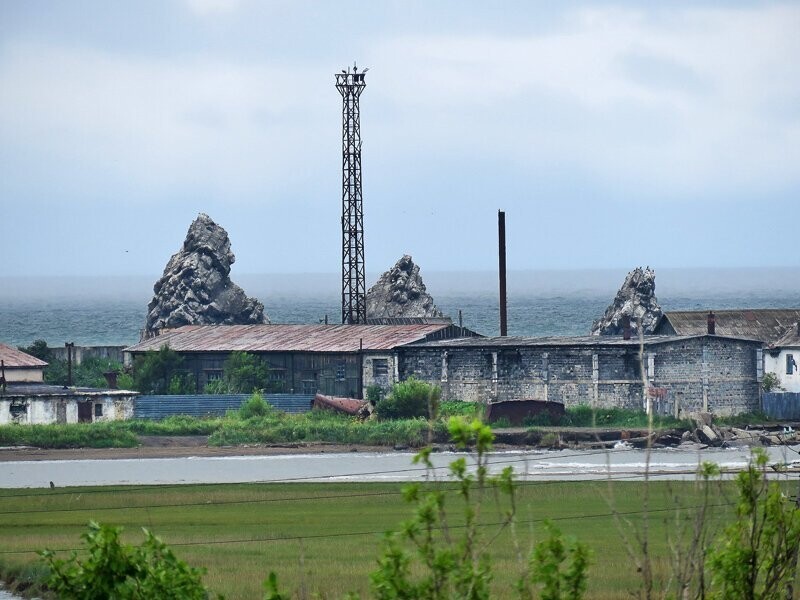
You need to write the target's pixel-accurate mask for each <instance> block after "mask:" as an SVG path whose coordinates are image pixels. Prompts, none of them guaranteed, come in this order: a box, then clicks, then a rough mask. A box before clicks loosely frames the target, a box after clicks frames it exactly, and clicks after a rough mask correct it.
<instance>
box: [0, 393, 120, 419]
mask: <svg viewBox="0 0 800 600" xmlns="http://www.w3.org/2000/svg"><path fill="white" fill-rule="evenodd" d="M135 396H136V394H134V393H124V392H123V393H120V392H112V393H92V394H80V395H75V394H65V395H63V396H59V395H46V396H27V397H25V396H14V397H10V398H9V397H5V398H0V425H7V424H9V423H19V424H48V423H77V422H78V404H79V403H81V404H84V403H88V404H89V405H90V406H91V411H90V415H91V421H92V422H100V421H119V420H123V419H131V418H133V409H134V403H135ZM97 406H100V407H101V411H102V415H101V416H97V415H96V412H95V411H96V407H97Z"/></svg>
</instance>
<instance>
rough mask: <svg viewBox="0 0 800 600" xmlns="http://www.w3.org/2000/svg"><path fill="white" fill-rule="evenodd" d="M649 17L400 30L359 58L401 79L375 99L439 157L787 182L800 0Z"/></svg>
mask: <svg viewBox="0 0 800 600" xmlns="http://www.w3.org/2000/svg"><path fill="white" fill-rule="evenodd" d="M662 16H664V15H662ZM651 17H652V15H648V14H646V13H644V12H642V11H639V10H621V9H587V10H580V11H576V12H574V13H571V14H569V15H568V16H566V17H565V19H564V20H563V21H562V23H561V25H560V27H559V28H558V29H556V30H553V31H550V32H547V33H542V34H537V35H517V36H515V37H508V36H500V35H447V36H439V35H425V36H420V35H410V36H403V37H399V38H395V39H390V40H387V41H385V42H384V43H382V44H381V46H380V47H379V49H378V50H377V51H376V53H375V56H374V57H373V58H372V59H371V60H372V62H373V63H375V64H377V65H380V71H388V72H390V73H402V74H403V75H402V76H392V77H388V76H387V77H385V78H384V79H383V80H382V82H381V83H382V84H383V85H384V86H385V89H383V90H381V93H382V94H384V95H385V96H386V97H388V98H391V101H392V102H393V103H394V104H395V106H396V108H397V110H398V111H400V112H403V113H405V114H406V115H407V116H408V117H409V118H410V117H411V115H413V117H414V118H415V119H417V120H418V121H421V123H422V127H424V126H427V125H430V126H431V131H434V132H436V133H437V134H438V135H441V136H442V137H436V136H432V140H433V144H434V145H435V147H436V149H437V150H439V151H442V152H443V151H446V149H447V148H448V147H449V148H451V149H458V148H460V149H463V151H464V152H480V153H483V154H485V155H486V156H491V157H492V158H501V157H502V156H503V155H504V154H505V155H506V156H507V157H508V159H509V160H510V161H516V160H519V161H522V162H523V163H524V164H527V165H529V166H530V165H534V166H535V165H544V164H548V163H552V162H554V161H555V162H558V161H561V162H562V163H566V164H574V165H576V166H578V167H580V168H582V170H584V171H586V172H590V173H593V174H595V175H596V176H598V177H600V178H604V179H606V180H610V181H615V182H623V183H625V182H626V183H627V184H628V185H630V186H635V185H638V184H641V182H643V181H647V182H650V183H653V184H656V185H657V186H659V187H661V188H662V189H663V190H665V191H666V192H668V193H669V192H674V193H676V194H684V193H686V192H687V190H692V189H694V190H703V191H708V190H714V189H716V190H720V189H736V188H739V187H740V186H749V187H753V188H761V189H762V190H763V189H764V187H765V186H766V187H770V186H776V187H781V186H786V185H796V184H797V183H798V173H800V152H797V151H796V149H797V148H799V147H800V120H798V118H797V113H796V112H795V113H794V114H791V111H789V110H786V108H787V107H790V106H792V105H796V103H797V101H800V66H799V65H800V61H796V60H794V59H793V58H792V57H796V56H800V36H797V35H796V32H797V25H798V23H800V7H797V6H795V5H787V6H780V5H777V6H775V5H773V6H770V7H768V8H766V9H764V8H758V9H752V10H749V9H730V10H726V9H719V10H707V9H695V8H689V9H684V10H681V11H671V12H670V13H668V18H659V19H654V18H651ZM380 71H377V70H376V72H380ZM775 107H782V108H783V109H784V110H782V111H781V112H780V114H778V113H777V112H776V110H775ZM443 122H444V123H447V124H448V130H447V132H445V131H443V129H444V128H443V127H441V123H443ZM459 122H460V123H461V124H462V126H461V127H456V126H454V125H455V124H457V123H459ZM446 133H447V135H446Z"/></svg>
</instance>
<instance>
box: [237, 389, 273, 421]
mask: <svg viewBox="0 0 800 600" xmlns="http://www.w3.org/2000/svg"><path fill="white" fill-rule="evenodd" d="M271 412H272V406H270V405H269V404H267V401H266V400H264V397H263V396H262V395H261V394H259V393H258V392H256V393H254V394H253V395H252V396H250V397H249V398H248V399H247V400H246V401H245V403H244V404H242V406H241V407H240V408H239V417H240V418H242V419H250V418H252V417H263V416H266V415H268V414H269V413H271Z"/></svg>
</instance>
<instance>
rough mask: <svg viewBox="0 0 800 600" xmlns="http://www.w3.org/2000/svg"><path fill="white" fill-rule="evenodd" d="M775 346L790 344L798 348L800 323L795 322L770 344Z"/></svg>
mask: <svg viewBox="0 0 800 600" xmlns="http://www.w3.org/2000/svg"><path fill="white" fill-rule="evenodd" d="M770 346H772V347H773V348H782V347H786V346H790V347H792V348H796V347H797V346H800V323H795V324H793V325H791V326H789V328H788V329H787V330H786V332H785V333H784V334H783V335H782V336H781V337H780V338H779V339H778V340H777V341H775V342H774V343H773V344H770Z"/></svg>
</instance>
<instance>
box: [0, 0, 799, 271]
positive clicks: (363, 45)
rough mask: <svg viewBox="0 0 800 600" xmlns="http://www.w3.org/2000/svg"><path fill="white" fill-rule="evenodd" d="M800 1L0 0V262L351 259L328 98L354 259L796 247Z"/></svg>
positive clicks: (698, 259)
mask: <svg viewBox="0 0 800 600" xmlns="http://www.w3.org/2000/svg"><path fill="white" fill-rule="evenodd" d="M798 31H800V3H797V2H724V3H723V2H710V1H709V2H703V1H695V2H680V1H676V2H669V3H661V2H648V3H638V2H622V1H619V2H603V1H591V2H570V1H565V2H558V3H553V2H530V1H525V2H512V1H508V2H503V3H485V2H471V1H464V0H460V1H452V2H450V1H436V2H432V1H430V0H425V1H419V2H415V1H402V2H401V1H398V2H394V1H375V2H349V1H346V0H339V1H337V2H305V1H302V0H291V1H290V0H275V1H268V0H264V1H257V0H152V1H149V0H137V1H136V2H107V1H105V0H98V1H81V0H72V1H70V2H61V1H46V0H42V1H38V2H29V1H27V0H3V1H2V2H0V253H2V256H3V275H4V276H28V275H32V276H48V275H90V276H105V275H121V276H134V275H136V276H139V275H144V276H152V277H153V280H155V279H156V278H157V277H158V276H159V275H160V273H161V271H162V270H163V268H164V265H165V264H166V262H167V260H168V259H169V257H170V255H171V254H172V253H174V252H175V251H177V250H178V249H179V247H180V245H181V243H182V241H183V238H184V236H185V234H186V230H187V229H188V227H189V224H190V223H191V221H192V220H193V219H194V218H195V217H196V216H197V214H198V213H199V212H205V213H207V214H209V215H210V216H211V217H212V218H213V219H214V220H215V221H216V222H217V223H219V224H220V225H222V226H223V227H224V228H225V229H226V230H227V231H228V233H229V235H230V238H231V242H232V248H233V251H234V253H235V254H236V257H237V260H236V264H235V265H234V267H233V273H232V276H234V279H235V275H236V273H305V272H308V273H336V272H338V271H339V269H340V260H341V230H340V215H341V164H342V157H341V97H340V96H339V94H338V92H337V91H336V89H335V88H334V73H337V72H339V71H340V69H341V68H343V67H346V66H348V65H352V64H353V62H354V61H358V65H359V67H362V68H363V67H367V66H368V67H369V68H370V70H369V72H368V73H367V76H366V81H367V87H366V90H365V91H364V94H363V95H362V97H361V133H362V138H363V171H364V175H363V180H364V212H365V230H366V231H365V244H366V265H367V270H368V271H371V272H378V271H383V270H385V269H388V268H389V267H390V266H391V265H392V264H393V263H394V262H395V261H396V260H397V259H398V258H400V256H401V255H403V254H404V253H408V254H411V255H412V256H413V257H414V259H415V261H416V262H417V263H418V264H420V265H421V266H422V267H423V270H436V271H476V270H478V271H480V270H492V269H495V268H496V265H497V254H496V243H497V224H496V215H497V211H498V209H502V210H504V211H505V212H506V221H507V232H508V233H507V245H508V267H509V269H595V268H604V269H610V268H624V269H630V268H633V267H634V266H637V265H650V266H653V267H655V268H656V269H658V268H685V267H712V268H713V267H787V266H788V267H795V266H798V265H800V256H799V255H798V246H797V243H796V240H797V236H796V235H795V231H796V225H795V223H796V221H797V216H796V215H797V204H798V200H800V197H799V196H800V194H798V192H800V35H798V34H797V32H798Z"/></svg>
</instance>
